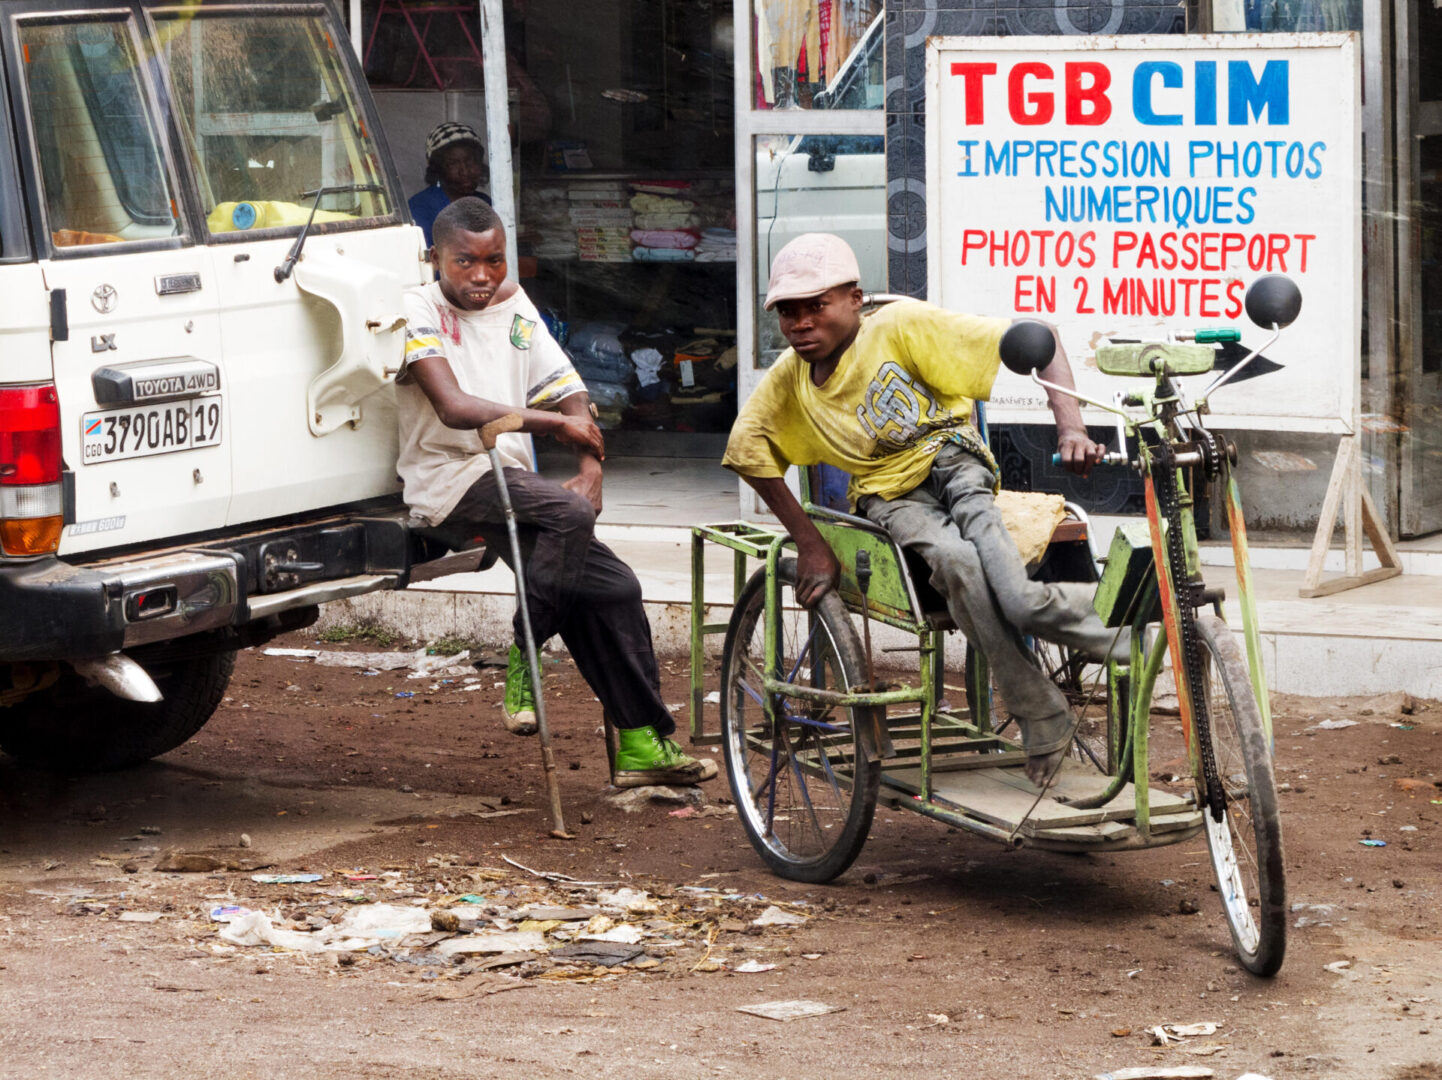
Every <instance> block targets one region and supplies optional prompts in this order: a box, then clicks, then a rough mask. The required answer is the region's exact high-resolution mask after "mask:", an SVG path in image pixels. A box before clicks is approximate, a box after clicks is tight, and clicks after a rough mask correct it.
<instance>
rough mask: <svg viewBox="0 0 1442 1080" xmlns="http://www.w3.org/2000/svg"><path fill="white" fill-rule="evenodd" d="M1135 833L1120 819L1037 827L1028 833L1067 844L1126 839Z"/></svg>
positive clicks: (1039, 838)
mask: <svg viewBox="0 0 1442 1080" xmlns="http://www.w3.org/2000/svg"><path fill="white" fill-rule="evenodd" d="M1135 834H1136V829H1135V828H1133V827H1132V826H1131V825H1123V824H1122V823H1121V822H1120V821H1099V822H1097V823H1096V824H1095V825H1073V826H1071V827H1070V828H1066V829H1037V830H1036V831H1035V832H1033V833H1031V834H1030V835H1031V836H1033V837H1034V838H1035V839H1037V840H1051V841H1053V842H1056V841H1062V842H1065V843H1069V844H1108V843H1115V842H1117V841H1119V840H1126V839H1128V838H1129V837H1131V836H1133V835H1135Z"/></svg>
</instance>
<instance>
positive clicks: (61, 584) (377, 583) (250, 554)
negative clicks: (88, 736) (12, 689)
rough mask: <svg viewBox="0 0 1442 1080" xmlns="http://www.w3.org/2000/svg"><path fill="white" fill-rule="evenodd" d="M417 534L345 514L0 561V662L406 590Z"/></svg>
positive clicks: (171, 635) (89, 652)
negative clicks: (77, 559) (98, 558)
mask: <svg viewBox="0 0 1442 1080" xmlns="http://www.w3.org/2000/svg"><path fill="white" fill-rule="evenodd" d="M414 543H415V541H414V538H413V537H412V535H411V532H410V529H409V526H408V523H407V521H406V519H405V518H404V517H401V516H398V515H397V516H390V517H364V518H362V517H343V518H331V519H328V520H326V521H324V522H320V523H316V524H313V525H307V526H292V527H288V528H280V529H273V530H264V531H260V532H254V533H249V534H246V535H244V536H241V537H235V538H231V539H228V540H222V541H209V542H204V543H201V544H197V545H195V546H193V547H188V548H184V549H171V550H167V551H161V552H147V553H143V554H135V555H130V556H126V557H123V558H119V559H114V560H110V561H106V562H102V563H95V564H91V565H86V566H78V565H74V564H71V563H68V562H66V561H64V560H62V559H59V558H54V557H52V558H46V559H39V560H35V561H33V562H27V563H17V564H12V565H7V566H0V612H4V618H3V619H0V662H5V661H11V662H13V661H40V660H65V659H71V658H75V657H84V656H100V655H103V654H105V653H111V652H116V651H118V650H120V649H127V648H133V647H135V646H139V645H149V644H152V643H155V642H160V641H169V640H173V639H175V638H181V637H186V636H188V635H191V634H199V633H203V632H205V631H211V630H220V629H224V628H226V627H233V626H242V625H244V624H245V623H247V622H250V621H251V620H252V619H258V618H263V617H266V616H271V615H277V614H279V613H281V612H284V611H288V610H291V609H294V608H300V607H308V606H312V605H316V604H320V603H324V602H326V601H329V600H337V599H341V598H343V597H346V596H357V595H360V594H362V593H367V592H374V591H376V590H378V589H395V588H404V587H405V584H406V582H407V580H408V576H409V571H410V565H411V560H412V556H413V546H414ZM277 552H281V553H282V554H281V556H280V557H281V559H282V560H283V561H281V562H277V555H276V553H277ZM278 567H279V569H277V568H278Z"/></svg>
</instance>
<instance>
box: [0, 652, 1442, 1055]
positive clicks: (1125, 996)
mask: <svg viewBox="0 0 1442 1080" xmlns="http://www.w3.org/2000/svg"><path fill="white" fill-rule="evenodd" d="M277 644H279V645H284V646H291V647H306V646H311V645H313V644H314V641H313V639H312V638H310V637H305V636H302V635H294V636H292V638H290V639H288V640H285V641H282V642H278V643H277ZM341 647H345V648H356V647H359V646H354V645H347V646H341ZM549 670H550V671H551V672H552V674H551V675H549V676H548V679H547V695H548V702H549V703H550V716H551V720H552V725H553V728H554V729H555V731H556V733H557V741H556V746H557V752H558V756H559V762H560V778H561V783H562V791H563V796H564V801H565V808H566V812H567V814H568V815H569V823H570V824H571V826H572V829H573V831H574V832H575V834H576V837H575V839H573V840H564V841H563V840H555V839H551V838H549V837H548V836H547V835H546V831H547V822H546V819H545V812H544V811H545V798H544V787H543V781H542V774H541V769H540V765H539V762H540V755H539V749H538V746H537V744H536V742H535V741H534V740H526V739H519V738H514V737H512V736H509V735H507V734H506V733H505V731H504V729H503V728H502V727H501V724H500V714H499V708H498V703H499V700H500V690H499V689H498V688H496V685H495V684H496V682H498V680H499V679H500V678H501V673H500V672H499V671H497V670H495V669H492V668H483V669H481V670H480V671H479V672H478V674H479V676H480V677H481V679H482V682H481V683H480V689H479V690H475V691H469V692H466V691H462V690H461V689H460V687H461V685H463V683H462V681H461V680H459V679H458V680H455V681H452V682H450V683H444V684H439V683H438V681H437V680H436V679H429V680H408V679H406V678H405V674H406V673H405V672H404V671H396V672H383V673H381V674H380V675H369V676H368V675H362V674H361V673H360V672H359V671H358V670H355V669H342V668H325V667H318V666H314V665H312V664H310V663H299V662H296V661H293V660H288V659H282V658H277V657H267V656H264V655H262V654H261V653H259V652H257V651H250V652H246V653H243V654H242V655H241V659H240V663H239V665H238V667H237V669H236V674H235V678H234V680H233V681H232V683H231V688H230V696H229V697H227V699H226V701H225V703H224V704H223V706H222V707H221V709H220V711H219V712H218V714H217V715H216V717H215V719H214V720H213V721H212V722H211V723H210V724H209V725H208V726H207V727H206V728H205V729H204V730H203V731H202V732H201V733H200V734H199V735H198V736H197V737H196V738H195V739H193V740H192V741H191V742H190V743H189V744H187V745H186V746H184V747H182V748H180V749H179V750H176V751H174V752H172V753H170V754H168V755H166V756H165V757H164V758H162V759H160V760H158V761H156V762H154V763H152V764H150V765H148V766H145V767H143V768H140V769H136V770H133V771H130V772H126V773H123V774H115V775H109V776H102V777H65V776H54V775H47V774H43V773H38V772H32V771H27V770H23V769H21V768H19V767H18V766H17V765H16V764H15V763H14V762H13V761H12V760H10V759H8V758H4V759H0V1015H3V1016H4V1018H5V1019H4V1022H3V1023H0V1075H3V1076H6V1077H12V1076H13V1077H26V1078H35V1077H49V1076H65V1077H92V1076H93V1077H114V1076H122V1075H123V1076H144V1077H193V1076H225V1077H227V1078H235V1080H239V1078H244V1077H271V1076H279V1075H282V1074H284V1075H288V1076H301V1077H307V1078H315V1080H322V1078H330V1077H345V1078H347V1080H353V1078H357V1077H367V1078H371V1077H374V1078H385V1077H476V1076H482V1077H490V1076H495V1077H510V1076H527V1077H537V1078H541V1077H555V1076H562V1075H586V1076H596V1077H650V1076H655V1077H693V1076H694V1077H702V1076H705V1077H714V1076H746V1077H758V1078H771V1077H777V1078H780V1077H789V1078H796V1077H831V1076H837V1075H845V1074H848V1073H849V1074H853V1075H857V1074H861V1073H863V1072H864V1073H869V1074H871V1075H874V1076H884V1077H891V1076H903V1075H905V1076H924V1077H938V1076H939V1077H966V1078H975V1080H1002V1078H1004V1080H1052V1078H1072V1077H1076V1078H1084V1077H1091V1076H1093V1075H1095V1074H1099V1073H1103V1072H1106V1071H1107V1070H1116V1069H1122V1068H1128V1067H1139V1066H1171V1067H1180V1066H1192V1067H1194V1068H1202V1069H1210V1070H1212V1073H1213V1074H1214V1075H1215V1076H1216V1077H1218V1078H1221V1080H1236V1078H1237V1077H1240V1076H1241V1075H1243V1074H1244V1073H1248V1072H1251V1073H1255V1074H1259V1075H1260V1076H1263V1077H1269V1078H1272V1080H1280V1078H1283V1077H1326V1078H1334V1077H1335V1078H1382V1080H1426V1078H1442V948H1439V945H1438V941H1439V933H1442V929H1439V927H1442V920H1439V918H1438V900H1439V891H1442V873H1439V871H1442V860H1439V850H1442V848H1439V821H1442V804H1439V802H1438V800H1439V799H1442V793H1439V791H1438V790H1437V787H1436V786H1434V782H1436V781H1439V779H1442V778H1439V775H1438V774H1439V772H1442V738H1439V737H1438V732H1439V731H1442V706H1439V705H1432V706H1430V707H1428V706H1427V705H1425V704H1424V705H1421V706H1419V707H1418V708H1417V710H1416V711H1415V713H1412V714H1407V715H1403V714H1401V713H1396V712H1385V713H1384V712H1383V711H1381V710H1377V709H1374V710H1371V711H1370V715H1368V714H1366V713H1365V712H1364V710H1363V703H1361V702H1359V701H1356V700H1351V701H1349V700H1337V699H1310V698H1282V699H1278V700H1276V701H1275V702H1274V709H1275V714H1276V730H1277V756H1278V764H1279V769H1280V773H1279V779H1280V780H1281V781H1283V782H1285V784H1286V785H1287V787H1286V788H1285V789H1284V793H1283V795H1282V800H1283V801H1282V806H1283V811H1284V818H1283V827H1284V834H1285V843H1286V853H1287V874H1288V887H1289V902H1290V903H1291V905H1292V907H1293V911H1292V914H1291V916H1290V920H1291V929H1290V930H1289V935H1290V936H1289V946H1288V955H1287V961H1286V965H1285V966H1284V968H1283V969H1282V972H1281V974H1280V975H1278V976H1277V977H1276V978H1275V979H1271V980H1266V981H1263V980H1258V979H1255V978H1253V977H1251V976H1249V975H1247V974H1245V973H1244V972H1241V971H1240V970H1239V968H1238V966H1237V965H1236V963H1235V962H1234V959H1233V956H1232V954H1231V951H1230V942H1229V940H1228V937H1227V932H1226V927H1225V924H1224V922H1223V919H1222V913H1221V905H1220V902H1219V900H1218V898H1217V895H1216V893H1215V891H1214V890H1213V889H1212V888H1211V876H1210V867H1209V864H1208V861H1207V855H1206V850H1205V842H1204V840H1202V839H1201V838H1197V839H1195V840H1194V841H1191V842H1184V843H1181V844H1178V845H1175V846H1173V847H1168V848H1162V849H1158V850H1154V851H1149V852H1138V853H1129V854H1115V855H1080V856H1077V855H1060V854H1047V853H1038V852H1035V851H1027V850H1022V851H1007V850H1004V849H1003V848H1001V847H1000V846H997V845H994V844H991V843H989V842H986V841H983V840H981V839H977V838H973V837H970V836H967V835H965V834H961V833H958V832H955V831H953V830H950V829H948V828H947V827H945V826H944V825H942V824H939V823H936V822H931V821H927V820H924V819H922V818H920V817H919V816H916V815H913V814H910V813H906V812H904V811H901V810H898V809H895V808H893V807H889V806H887V805H882V806H881V807H879V808H878V811H877V815H876V822H875V826H874V828H873V830H872V838H871V841H870V842H869V843H868V845H867V846H866V848H865V849H864V850H863V852H862V854H861V857H860V859H859V860H858V861H857V863H856V865H855V866H854V867H853V868H852V869H851V870H849V871H848V872H847V873H846V874H845V875H844V876H842V877H841V878H840V879H839V880H838V881H837V882H835V883H834V884H832V885H830V886H805V885H798V884H793V883H788V882H785V881H782V880H780V879H778V878H775V877H773V876H771V875H770V874H769V873H768V872H767V871H766V870H765V869H764V868H763V866H762V865H761V863H760V860H759V859H758V857H757V856H756V855H755V854H754V853H753V851H752V850H751V848H750V846H749V845H748V843H747V841H746V838H745V836H744V834H743V832H742V830H741V827H740V825H739V823H738V821H737V819H736V817H735V815H734V814H732V813H729V812H728V811H727V808H726V806H725V804H724V801H723V800H724V798H725V794H726V788H725V780H724V775H723V777H722V778H720V779H718V780H716V781H714V782H712V783H710V784H708V785H706V788H707V791H708V794H709V796H710V802H711V805H712V806H713V807H716V809H711V810H707V811H705V812H703V813H699V814H697V813H693V814H691V815H690V816H675V815H674V814H673V813H672V812H673V811H675V810H676V809H677V807H676V806H675V805H661V804H651V805H648V806H646V807H645V808H643V809H641V810H640V811H639V812H636V813H625V812H623V811H622V810H621V809H618V808H616V807H615V806H613V805H611V804H610V803H609V802H608V801H607V798H606V781H607V773H606V766H605V755H604V749H603V746H602V739H601V737H600V735H599V734H598V723H599V707H598V706H597V705H596V704H595V702H594V700H593V699H592V697H591V695H590V692H589V690H587V689H586V688H585V687H584V685H583V684H582V683H581V682H580V681H579V679H578V678H577V676H576V674H575V672H574V669H573V668H572V667H571V666H570V665H569V663H567V662H564V661H561V662H557V663H554V664H552V665H549ZM684 687H685V683H684V671H683V670H682V668H681V667H680V666H679V665H677V666H676V669H675V670H674V671H668V672H667V673H666V686H665V690H666V693H667V695H668V697H667V700H668V701H675V702H681V701H683V700H685V689H684ZM405 693H413V694H414V696H413V697H402V696H398V695H399V694H405ZM1340 718H1348V719H1354V720H1357V721H1358V723H1357V725H1356V726H1353V727H1348V728H1345V729H1340V730H1327V729H1316V728H1313V727H1312V725H1314V724H1316V723H1318V722H1319V721H1324V720H1336V719H1340ZM678 719H679V720H683V721H684V713H683V714H679V715H678ZM1402 781H1414V782H1412V783H1401V782H1402ZM1415 781H1424V782H1423V783H1415ZM583 822H584V823H583ZM243 834H244V839H243ZM1364 839H1375V840H1383V841H1385V842H1386V846H1385V847H1370V846H1364V845H1363V844H1362V843H1361V841H1362V840H1364ZM177 852H178V853H180V854H184V855H191V856H197V855H198V856H201V858H198V859H192V860H190V862H191V864H192V865H194V866H196V867H198V869H197V870H195V871H193V872H163V871H161V870H158V869H157V866H158V865H159V864H160V863H161V860H163V859H166V858H172V859H173V858H174V853H177ZM507 859H509V860H514V863H519V864H522V866H521V867H518V866H516V865H514V863H512V862H509V861H507ZM184 861H185V860H181V863H184ZM171 865H176V863H174V862H172V863H171ZM522 867H527V868H530V869H531V870H538V871H547V872H559V873H562V874H565V875H569V876H570V877H572V878H576V879H580V880H582V881H599V882H605V883H608V884H606V885H605V886H604V887H605V888H608V889H611V888H615V887H616V886H625V887H629V888H631V889H635V890H642V891H645V892H646V893H647V894H648V895H649V897H650V898H651V900H652V902H654V903H655V904H656V905H657V909H656V910H655V911H652V912H650V913H649V914H643V915H640V916H636V919H640V920H643V921H644V920H646V919H649V920H650V921H649V922H647V923H646V925H647V926H649V927H652V928H653V929H654V928H655V927H656V926H669V927H670V928H672V929H673V930H674V931H675V933H674V934H673V935H672V937H673V939H674V940H673V941H667V942H664V943H661V944H652V942H654V941H655V940H656V939H654V938H652V939H648V941H647V943H646V947H645V952H644V953H642V954H640V955H639V956H638V958H637V959H636V960H635V961H633V962H631V963H629V964H626V965H623V966H616V967H602V966H593V965H589V964H585V963H572V964H565V963H559V962H556V961H552V960H529V961H527V962H525V963H521V964H512V963H510V960H511V959H514V958H505V959H504V960H503V961H500V962H498V964H499V966H494V967H491V966H489V965H488V963H486V962H484V959H482V960H477V959H475V958H467V957H459V958H457V959H456V962H453V963H452V962H447V961H446V960H445V959H439V960H437V959H436V957H435V956H434V954H430V955H426V954H424V950H421V951H420V952H419V953H417V954H415V955H412V956H411V957H410V958H408V959H401V958H396V956H394V955H390V954H389V953H390V952H391V951H388V950H386V949H385V948H383V947H377V948H375V949H372V950H371V951H369V952H360V953H356V954H352V955H349V956H347V957H346V958H345V961H353V962H343V961H341V960H338V959H337V957H336V956H335V955H333V954H309V953H301V952H284V951H273V950H271V949H269V948H266V947H264V946H258V947H243V946H234V945H228V944H226V943H225V942H223V941H222V940H221V939H220V937H219V936H218V932H219V931H220V930H221V929H222V925H221V924H218V923H215V922H212V921H211V919H210V917H209V913H210V911H211V909H212V908H214V907H217V906H221V905H235V906H242V907H246V908H250V909H253V910H255V911H261V912H265V913H268V914H271V915H274V916H275V917H276V918H277V919H286V918H293V919H295V920H299V923H298V924H303V922H304V920H305V919H306V918H308V917H309V918H318V919H319V920H320V922H325V921H326V920H329V919H333V918H335V917H337V916H340V915H342V914H344V913H345V912H348V911H351V910H354V909H356V908H357V907H358V906H359V905H358V904H357V903H356V901H357V900H358V899H364V900H368V901H380V902H385V903H395V904H401V905H407V904H413V903H416V902H419V903H420V904H422V905H424V906H427V907H435V906H441V905H442V901H443V900H445V901H446V902H454V901H455V898H456V897H458V896H460V895H463V894H469V895H471V896H472V897H474V898H475V899H477V900H478V901H481V902H483V903H486V904H490V905H492V907H491V908H489V909H479V910H490V911H495V910H501V911H503V912H504V911H506V910H512V911H514V910H518V909H521V908H523V907H525V906H527V905H533V904H538V903H539V904H548V903H549V904H553V905H554V904H557V903H562V904H564V903H566V902H567V901H568V900H570V901H572V902H579V903H581V904H583V905H584V904H585V903H587V902H589V901H590V900H591V899H593V898H594V896H595V895H596V889H597V888H599V887H596V886H577V887H574V888H572V887H571V886H570V885H569V884H568V883H566V882H557V881H547V880H545V879H542V878H540V877H537V876H534V875H533V874H531V873H529V872H527V870H526V869H523V868H522ZM260 872H276V873H298V872H313V873H320V874H323V875H324V877H323V878H322V879H321V880H320V881H318V882H314V883H302V884H291V885H265V884H259V883H257V882H255V881H254V880H252V875H253V874H255V873H260ZM352 879H354V880H352ZM773 905H774V906H777V907H778V908H779V909H780V910H781V911H783V912H785V913H789V914H791V915H794V916H798V917H799V918H800V919H801V920H804V921H802V922H800V924H799V925H783V926H766V927H757V926H753V925H752V922H753V920H754V919H756V918H757V917H758V916H759V915H761V914H762V912H763V911H764V909H766V908H767V907H769V906H773ZM1196 909H1199V910H1198V911H1197V913H1195V914H1184V912H1187V911H1192V910H1196ZM138 920H150V921H138ZM621 921H623V922H624V921H626V919H625V918H622V919H621ZM632 921H635V920H632ZM313 925H314V924H313ZM433 936H434V937H440V936H441V935H439V934H438V935H433ZM417 959H419V962H412V961H415V960H417ZM1339 961H1341V962H1344V963H1341V964H1339V963H1338V962H1339ZM748 962H750V963H749V964H748ZM743 965H745V966H754V967H760V968H763V969H765V970H761V971H756V972H753V973H744V972H738V971H736V970H734V969H735V968H737V967H740V966H743ZM767 965H774V966H772V967H769V968H768V967H767ZM1328 965H1332V966H1331V967H1330V968H1329V967H1328ZM784 999H808V1000H813V1001H819V1002H823V1003H825V1004H828V1005H832V1006H837V1007H840V1008H841V1009H842V1010H843V1011H837V1012H833V1013H830V1014H827V1015H821V1016H816V1017H811V1018H805V1019H799V1020H795V1021H793V1022H789V1023H782V1022H778V1021H775V1020H771V1019H765V1018H761V1017H757V1016H753V1015H750V1014H747V1013H742V1012H739V1011H737V1010H738V1008H739V1007H742V1006H747V1005H752V1004H756V1003H760V1002H768V1001H777V1000H784ZM1204 1021H1208V1022H1212V1023H1215V1024H1216V1026H1217V1029H1216V1031H1215V1033H1214V1034H1211V1035H1205V1036H1196V1037H1190V1038H1186V1039H1184V1040H1182V1041H1181V1042H1179V1043H1170V1044H1169V1045H1167V1046H1165V1047H1161V1046H1153V1045H1152V1043H1153V1038H1152V1036H1151V1035H1150V1034H1149V1032H1148V1029H1150V1028H1152V1027H1154V1026H1156V1025H1159V1024H1167V1023H1176V1024H1190V1023H1198V1022H1204ZM1183 1075H1201V1074H1183Z"/></svg>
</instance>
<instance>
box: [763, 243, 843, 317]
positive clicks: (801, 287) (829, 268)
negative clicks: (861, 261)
mask: <svg viewBox="0 0 1442 1080" xmlns="http://www.w3.org/2000/svg"><path fill="white" fill-rule="evenodd" d="M860 280H861V268H860V267H859V266H858V265H857V263H856V252H854V251H852V250H851V245H850V244H848V243H847V242H846V241H845V240H843V239H841V237H839V236H833V235H832V234H831V233H804V234H802V235H801V236H798V237H797V238H796V239H794V240H792V241H791V242H790V243H789V244H787V245H786V246H785V247H784V248H782V249H781V250H780V251H778V252H777V253H776V258H775V259H773V260H772V262H771V281H770V282H769V283H768V284H767V286H766V304H765V307H766V310H767V311H770V310H771V309H772V308H774V307H775V306H776V305H777V304H778V303H780V302H781V301H782V300H800V299H802V298H803V297H807V296H820V295H821V294H822V293H824V292H825V291H826V290H827V289H831V288H835V287H836V286H837V285H849V284H851V282H853V281H860Z"/></svg>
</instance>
